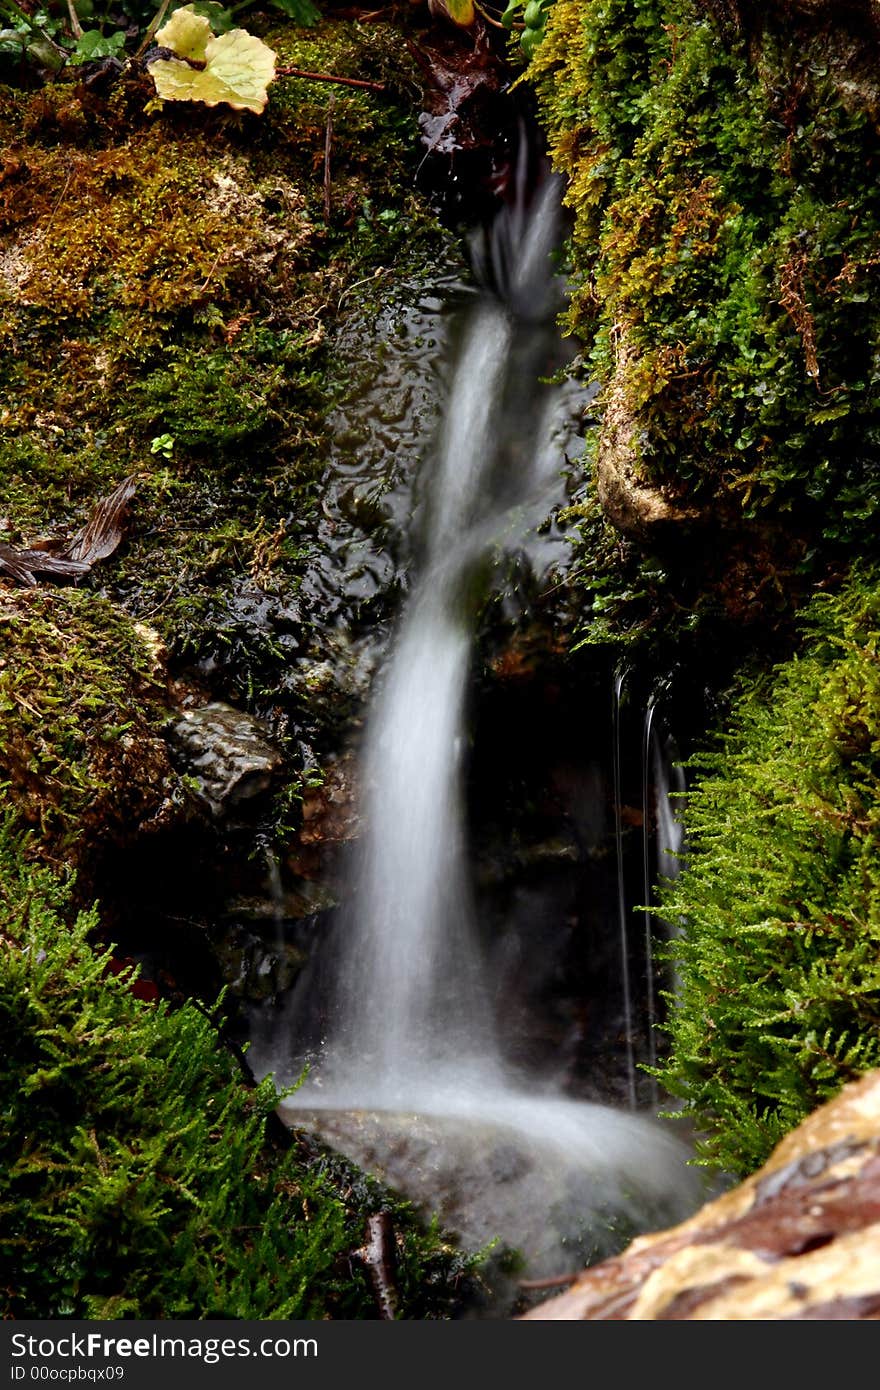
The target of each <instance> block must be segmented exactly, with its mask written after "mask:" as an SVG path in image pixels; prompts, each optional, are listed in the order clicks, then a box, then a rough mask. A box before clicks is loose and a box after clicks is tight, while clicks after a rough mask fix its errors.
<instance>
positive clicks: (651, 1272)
mask: <svg viewBox="0 0 880 1390" xmlns="http://www.w3.org/2000/svg"><path fill="white" fill-rule="evenodd" d="M525 1316H526V1317H527V1318H532V1319H534V1318H547V1319H577V1318H584V1319H591V1320H622V1319H633V1320H635V1319H639V1320H642V1319H646V1320H647V1319H655V1320H666V1321H669V1320H684V1319H688V1320H696V1319H701V1320H714V1321H718V1320H724V1321H742V1320H748V1321H756V1320H762V1321H775V1320H778V1321H791V1320H799V1319H802V1320H819V1319H821V1320H825V1321H828V1320H835V1321H837V1320H841V1319H861V1318H870V1319H876V1318H878V1317H880V1071H873V1072H870V1073H868V1075H867V1076H865V1077H863V1078H862V1079H861V1080H860V1081H857V1082H853V1083H852V1084H851V1085H849V1086H847V1087H845V1088H844V1090H843V1091H842V1092H841V1094H840V1095H839V1096H838V1097H837V1098H836V1099H835V1100H833V1101H830V1102H829V1103H828V1104H827V1105H824V1106H822V1107H821V1108H820V1109H819V1110H817V1111H816V1112H815V1113H814V1114H813V1115H811V1116H810V1117H809V1118H808V1119H807V1120H805V1121H804V1123H803V1124H802V1125H800V1126H799V1127H798V1128H797V1129H796V1130H794V1131H793V1133H792V1134H790V1135H788V1136H787V1137H786V1138H785V1139H784V1140H783V1141H782V1143H781V1144H779V1145H778V1146H777V1148H776V1149H775V1150H774V1152H773V1154H772V1155H771V1157H770V1159H769V1160H768V1162H767V1163H766V1164H765V1165H764V1167H763V1168H761V1169H760V1170H759V1171H758V1172H757V1173H755V1174H754V1175H753V1176H752V1177H751V1178H749V1179H747V1181H745V1182H744V1183H741V1184H740V1185H739V1186H738V1187H736V1188H734V1189H733V1190H731V1191H730V1192H727V1193H725V1194H724V1196H722V1197H720V1198H718V1199H717V1200H716V1201H713V1202H710V1203H709V1204H708V1205H707V1206H705V1207H704V1208H703V1209H702V1210H701V1211H699V1212H698V1213H697V1215H696V1216H694V1217H692V1218H691V1219H690V1220H688V1221H685V1222H684V1223H683V1224H682V1225H680V1226H676V1227H673V1228H672V1229H671V1230H668V1231H662V1232H660V1233H659V1234H656V1235H648V1236H642V1237H641V1238H640V1239H638V1240H635V1241H633V1243H632V1244H631V1245H630V1246H629V1247H628V1248H627V1249H626V1250H625V1251H624V1252H623V1254H621V1255H619V1256H617V1257H616V1258H614V1259H611V1260H607V1261H605V1262H604V1263H603V1264H600V1265H596V1266H595V1267H594V1268H592V1269H590V1270H588V1271H587V1272H586V1273H585V1274H582V1275H581V1276H580V1277H579V1278H578V1279H577V1280H576V1281H575V1282H574V1283H573V1284H572V1286H571V1288H570V1289H569V1290H568V1291H567V1292H566V1293H564V1294H560V1295H558V1296H557V1297H555V1298H552V1299H550V1300H549V1301H548V1302H545V1303H543V1304H541V1305H540V1306H539V1307H537V1308H534V1309H532V1310H531V1311H530V1312H529V1313H527V1314H525Z"/></svg>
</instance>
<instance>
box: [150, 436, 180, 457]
mask: <svg viewBox="0 0 880 1390" xmlns="http://www.w3.org/2000/svg"><path fill="white" fill-rule="evenodd" d="M150 453H151V454H161V456H162V458H164V459H170V458H171V455H172V454H173V453H174V435H173V434H157V435H156V437H155V438H154V439H151V440H150Z"/></svg>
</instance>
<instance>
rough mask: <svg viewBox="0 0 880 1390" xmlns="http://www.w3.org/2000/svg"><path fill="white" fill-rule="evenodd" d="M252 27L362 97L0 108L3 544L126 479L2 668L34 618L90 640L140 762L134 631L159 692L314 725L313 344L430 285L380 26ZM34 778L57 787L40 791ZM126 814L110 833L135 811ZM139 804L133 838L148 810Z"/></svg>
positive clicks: (39, 815)
mask: <svg viewBox="0 0 880 1390" xmlns="http://www.w3.org/2000/svg"><path fill="white" fill-rule="evenodd" d="M250 27H252V28H254V29H256V30H259V32H260V33H261V34H262V36H263V37H264V38H265V40H266V41H267V42H268V43H270V44H271V46H272V47H273V48H274V50H275V51H276V53H277V58H278V65H279V67H280V68H282V69H296V70H298V71H299V70H302V71H306V72H309V71H311V72H318V73H324V74H328V75H330V76H338V77H341V78H347V77H354V78H356V79H357V80H358V81H359V82H365V83H367V84H370V83H372V84H373V85H372V86H369V85H365V86H360V87H352V86H345V85H338V84H337V85H334V84H332V83H328V82H323V81H313V80H309V79H307V78H303V77H298V76H293V75H289V74H285V75H280V76H279V77H278V78H277V80H276V82H275V83H274V84H273V85H272V88H271V93H270V102H269V106H268V108H267V111H266V112H265V114H264V115H263V116H261V117H257V116H255V115H252V114H250V113H238V112H231V111H229V110H224V109H222V108H210V109H208V108H205V107H204V106H200V105H198V104H195V103H193V104H188V103H170V104H166V105H165V106H164V107H162V104H161V103H159V102H157V100H156V97H155V91H154V88H153V84H152V81H151V79H150V77H149V74H148V71H146V70H144V69H143V68H142V67H141V66H139V65H138V64H137V63H130V64H129V65H128V66H127V67H126V68H125V70H124V71H123V73H122V75H121V76H119V77H117V78H116V79H115V80H113V81H111V80H110V79H109V78H106V74H105V75H104V77H102V79H101V81H99V82H94V81H89V80H86V78H84V77H82V76H79V77H78V71H79V70H77V69H68V70H67V71H66V72H65V73H64V74H63V75H62V77H61V78H60V79H59V80H57V81H54V82H49V83H48V84H46V85H45V86H43V87H42V88H40V89H39V90H32V91H21V90H13V89H10V88H2V89H0V347H2V361H3V366H2V368H0V401H2V406H0V423H2V439H0V539H2V540H5V541H6V542H8V543H12V544H14V545H15V544H23V543H26V544H27V543H31V542H33V541H35V540H39V538H41V537H46V536H52V537H58V536H65V535H69V534H70V533H71V531H72V530H73V529H74V528H75V527H77V526H79V525H81V524H82V522H83V521H84V520H85V518H86V516H87V514H88V512H89V509H90V508H91V507H92V506H93V504H94V503H95V502H96V501H97V500H98V499H99V498H100V497H101V496H103V495H106V494H107V493H108V492H109V491H110V490H111V489H112V488H113V487H115V486H116V485H117V484H118V483H119V482H120V481H121V480H122V479H123V478H125V477H129V476H131V475H135V476H136V479H137V495H136V499H135V502H134V504H133V507H132V513H131V525H130V527H129V530H128V534H127V537H126V543H125V545H124V546H123V547H122V549H120V550H119V551H118V552H117V553H116V554H115V555H114V556H113V558H112V560H110V561H109V562H104V563H103V565H102V566H101V568H100V569H96V570H95V571H94V574H93V575H91V576H89V577H88V578H87V579H86V580H84V581H82V584H81V588H82V591H83V592H82V593H81V594H78V595H72V596H71V595H67V596H61V595H60V594H58V593H55V594H53V595H52V596H51V597H50V596H43V597H35V598H34V599H33V600H32V601H30V600H27V599H26V598H24V597H22V596H21V595H20V594H15V593H12V592H10V593H9V594H8V596H7V597H8V604H9V605H11V606H12V608H13V609H14V611H15V613H16V615H17V616H16V620H15V623H14V624H9V623H7V625H6V628H5V633H6V638H7V642H10V641H12V639H13V636H14V638H15V642H16V644H18V645H16V647H15V648H14V649H13V648H9V658H10V663H11V665H10V666H8V667H7V669H11V667H14V666H15V664H16V662H18V661H19V660H20V661H21V662H22V674H20V675H19V676H18V677H17V679H18V680H21V679H23V678H24V675H23V673H24V671H25V670H31V671H32V670H33V669H34V662H35V661H36V662H38V660H39V658H38V652H39V648H40V644H41V642H42V641H43V640H44V639H46V640H49V639H48V634H47V632H44V631H43V629H42V628H41V627H40V623H41V622H43V618H44V617H45V616H46V615H48V614H49V612H50V610H51V611H52V613H53V614H54V615H55V618H54V619H52V621H54V622H55V626H56V629H57V630H58V631H60V627H59V620H60V615H61V614H62V612H63V613H64V614H65V615H66V617H67V618H68V619H69V624H63V626H65V630H66V632H67V633H68V639H67V643H68V646H69V647H70V646H71V645H74V646H75V645H76V643H77V642H79V640H80V636H81V637H82V644H81V646H82V652H81V659H80V660H79V663H78V666H77V671H78V675H77V677H76V682H77V689H78V691H79V694H78V697H77V700H78V708H82V707H84V706H88V705H89V704H90V703H91V704H93V705H94V707H95V708H101V709H104V707H105V706H106V710H105V713H106V715H107V722H108V727H112V726H113V725H114V724H120V723H125V722H130V720H131V719H132V718H134V719H135V721H137V720H138V719H141V718H142V717H143V718H144V719H146V720H147V721H148V722H149V723H150V725H151V735H150V737H151V739H153V740H154V739H155V735H156V733H157V730H158V721H159V719H160V711H159V706H160V705H161V704H162V698H163V696H162V692H160V691H158V690H157V689H155V688H150V689H149V690H147V687H145V686H143V685H142V684H141V685H139V684H138V680H139V677H138V674H137V673H138V670H139V667H138V660H139V658H138V656H137V653H136V651H135V648H136V647H137V638H136V636H131V637H130V639H123V636H122V634H123V631H124V629H125V628H126V625H128V627H129V628H131V631H132V633H134V629H133V628H132V627H131V625H132V623H138V622H146V623H147V624H149V626H150V627H151V628H153V629H154V630H155V632H156V633H157V634H158V636H159V638H160V639H161V641H162V642H163V643H164V644H165V647H166V649H167V653H168V660H169V664H170V668H171V671H172V672H173V673H180V672H181V671H184V670H185V671H187V672H189V673H190V676H192V673H193V672H195V679H196V681H197V683H198V685H199V690H200V698H203V699H204V698H208V697H209V695H210V694H215V695H219V696H221V697H225V698H227V699H231V700H232V701H233V702H235V703H238V704H241V705H245V706H247V707H249V708H251V709H255V708H259V709H260V710H261V712H264V713H266V712H268V713H270V714H271V717H272V719H273V722H274V726H275V728H276V730H277V731H278V732H279V733H280V735H281V736H282V737H283V736H284V735H285V734H287V733H295V731H296V730H295V727H293V726H295V724H296V718H297V717H302V718H306V719H307V718H308V715H307V713H306V712H304V708H303V707H304V706H307V705H308V692H307V691H305V692H304V697H303V698H302V699H299V700H297V698H296V696H295V695H294V696H293V697H292V698H289V699H287V700H280V701H279V699H278V691H279V685H280V683H281V680H282V677H283V676H284V675H285V674H286V672H287V670H288V668H289V666H290V662H291V659H292V656H293V655H294V654H297V655H298V656H303V655H304V654H305V653H306V652H307V651H308V650H309V647H310V644H311V643H312V642H313V641H317V643H318V647H319V652H318V655H319V656H320V655H322V653H321V651H320V641H321V637H320V634H319V635H318V637H317V638H316V636H315V632H316V624H315V619H316V616H317V618H318V620H320V617H321V616H322V615H321V614H318V615H315V614H313V613H312V612H311V611H310V610H309V607H308V605H307V604H302V603H299V602H298V599H297V593H298V590H299V586H300V584H301V582H302V578H303V574H304V572H305V570H306V568H307V566H308V564H309V562H310V559H311V558H312V556H313V555H314V553H315V550H316V546H317V544H318V542H317V541H316V537H315V518H316V517H317V515H318V514H319V505H320V500H321V477H322V472H323V468H324V464H325V455H326V446H325V442H324V437H323V433H324V429H325V421H326V417H327V413H328V410H329V408H330V405H331V403H332V401H333V399H334V397H335V395H336V393H338V392H339V391H340V390H343V389H344V387H345V379H344V377H343V376H342V375H341V374H340V369H339V365H338V364H337V363H335V362H334V358H333V354H332V349H331V346H330V344H331V339H332V337H333V334H334V332H335V329H336V327H337V325H338V323H339V321H340V306H341V305H342V304H343V302H345V311H346V312H348V311H350V310H351V308H352V307H353V306H354V304H355V303H356V295H352V293H351V290H352V287H353V286H355V285H356V283H357V282H359V281H370V280H371V279H372V276H373V275H374V274H375V273H376V272H384V271H385V270H386V269H387V268H388V267H390V266H392V265H393V266H394V268H395V271H397V272H403V271H404V270H405V269H406V267H407V266H410V265H414V264H417V263H424V261H425V259H426V258H427V257H428V256H429V255H431V254H432V253H434V252H435V251H436V249H437V247H438V246H439V245H441V244H442V241H443V234H442V233H441V232H440V230H439V228H438V225H437V222H436V220H435V218H434V215H433V214H432V212H431V211H430V209H429V207H428V204H427V202H426V200H425V199H424V198H423V197H422V196H421V195H420V194H419V193H418V192H416V191H415V189H414V186H413V173H414V168H415V161H416V159H417V144H416V134H417V127H416V112H415V111H414V109H413V94H414V92H415V91H416V90H417V89H416V88H415V86H414V82H413V76H414V72H415V67H414V63H413V59H412V58H411V56H410V54H409V52H408V50H407V48H406V45H405V43H404V40H403V38H402V35H401V32H400V30H399V28H397V27H395V26H392V25H391V24H388V23H385V22H381V21H379V22H371V23H369V24H363V25H362V24H358V23H356V22H352V21H351V20H340V19H336V18H329V19H326V20H324V21H322V22H321V23H320V24H319V25H317V26H316V27H315V28H312V29H307V30H306V29H297V28H296V26H294V25H291V24H283V23H278V22H276V23H275V24H272V23H270V22H269V21H267V20H266V19H265V17H260V16H254V17H252V19H251V21H250ZM105 78H106V80H105ZM0 582H2V581H0ZM99 594H100V595H101V597H100V599H99V598H98V595H99ZM4 601H6V600H4ZM30 617H33V618H34V619H35V623H34V625H33V630H32V631H28V629H29V626H30ZM26 618H27V621H26ZM46 621H47V622H49V619H48V618H46ZM50 625H51V623H50ZM125 640H128V642H129V647H130V650H123V647H124V646H125ZM120 643H121V644H122V645H120ZM21 644H23V645H21ZM114 644H115V646H116V647H117V649H118V654H117V657H116V659H115V669H116V673H117V677H118V681H119V684H120V686H124V685H126V682H128V686H129V688H128V691H127V696H128V705H130V706H132V708H127V707H126V710H124V711H123V710H122V708H121V705H125V703H126V702H125V700H123V699H122V697H121V696H120V698H119V699H117V701H116V703H117V704H120V700H121V705H120V709H118V710H115V712H114V711H112V710H111V709H110V704H112V703H113V702H112V701H110V702H109V703H108V700H107V698H106V697H105V692H104V691H103V689H102V687H101V680H102V677H101V674H100V672H101V670H103V669H104V668H103V667H101V664H100V663H101V653H102V652H103V651H104V650H107V651H108V652H109V650H110V648H111V647H113V646H114ZM132 644H133V645H132ZM89 647H91V648H92V650H93V653H94V655H95V658H96V660H95V670H94V672H93V673H91V672H90V669H89V662H88V660H87V659H86V655H85V654H86V649H87V648H89ZM29 651H30V653H32V655H33V658H34V661H31V662H30V665H28V661H27V656H28V652H29ZM60 655H61V652H60V647H59V642H58V641H57V640H55V641H54V642H53V641H52V640H49V645H48V646H47V647H46V649H45V655H44V660H45V662H46V664H47V667H51V669H52V674H50V676H49V679H48V683H47V693H46V699H45V701H44V703H43V705H42V707H41V710H40V718H39V730H40V731H39V741H40V746H41V749H42V752H41V754H40V760H41V761H40V767H39V768H38V767H37V766H36V765H35V764H34V766H33V767H31V772H30V781H29V783H28V796H29V797H30V798H31V800H30V803H29V806H28V810H27V817H28V819H29V820H30V821H32V822H35V823H36V822H39V823H41V824H42V826H43V829H44V831H45V832H46V835H47V836H50V834H55V833H56V831H59V829H60V827H61V825H62V823H63V826H64V838H65V842H66V845H67V848H68V849H69V850H71V852H72V851H73V841H74V839H75V837H76V836H77V835H78V834H82V833H83V831H85V830H87V828H88V827H87V823H86V820H85V819H83V816H82V812H83V809H84V806H85V800H87V798H85V799H84V798H83V797H80V798H79V800H77V798H76V797H73V799H72V800H71V798H70V795H68V793H71V795H72V792H71V788H70V787H69V786H68V787H66V788H65V790H64V791H63V792H62V788H61V782H66V783H71V781H72V780H75V778H76V776H77V775H78V773H77V772H76V771H75V770H74V769H75V767H76V766H77V765H78V762H77V760H78V759H79V760H80V761H81V759H80V754H79V752H78V751H77V749H79V745H77V748H76V749H75V750H74V761H73V763H70V764H68V761H67V759H68V753H69V752H70V750H69V749H68V731H67V728H66V726H65V724H64V722H63V720H61V721H58V720H55V719H53V717H52V709H54V708H57V706H53V707H52V709H50V702H49V696H48V690H49V689H51V686H52V682H53V681H54V679H55V674H54V672H55V670H56V666H55V663H56V661H57V660H58V659H59V658H60ZM68 655H70V653H69V652H68ZM316 659H317V658H316ZM113 664H114V661H113V660H111V662H110V665H111V666H112V665H113ZM57 669H58V671H59V679H61V678H62V677H61V674H60V672H61V670H62V669H63V667H58V668H57ZM126 673H128V674H126ZM129 676H130V679H129ZM29 679H30V678H29ZM92 679H94V682H95V690H94V691H93V692H92V693H91V694H90V692H89V689H88V684H89V682H90V681H91V680H92ZM141 696H144V699H145V702H144V703H143V706H142V710H141V712H140V713H138V712H137V711H136V710H135V709H134V706H135V705H136V704H137V702H138V700H139V699H140V698H141ZM114 709H115V707H114ZM291 720H292V721H293V725H292V724H291ZM35 722H36V716H31V715H29V714H28V712H27V711H26V710H25V709H24V707H23V706H22V705H21V704H20V702H19V703H17V702H15V701H13V703H12V704H11V705H10V706H9V707H8V709H7V737H6V745H7V768H6V771H7V774H8V775H10V776H12V775H13V769H14V776H15V779H16V794H17V792H18V790H19V788H20V787H22V786H23V785H24V783H23V774H22V769H23V768H25V767H27V766H29V765H30V763H32V762H33V751H32V750H33V744H34V730H33V729H32V728H31V725H32V724H34V723H35ZM25 726H27V727H25ZM88 738H89V732H88V730H85V731H84V733H83V739H84V740H86V741H88ZM105 742H106V749H107V756H106V757H105V758H104V760H103V763H102V770H101V774H100V779H99V780H101V784H102V786H103V785H106V786H107V787H108V788H109V787H110V786H111V785H112V784H113V783H114V778H115V779H116V781H117V783H118V785H120V786H121V785H122V784H125V786H126V787H130V784H132V785H133V784H137V781H138V778H137V777H134V778H132V769H131V759H130V758H126V757H122V758H120V759H119V761H118V762H117V764H116V765H115V766H116V772H115V774H114V771H113V768H114V763H113V758H112V756H111V754H112V752H113V750H114V748H115V749H116V751H119V749H120V747H121V745H119V741H118V740H117V743H116V744H114V743H113V740H112V739H107V740H106V741H105ZM155 746H156V745H155V742H153V743H151V742H150V741H149V740H147V741H146V742H142V748H143V751H144V755H145V766H144V774H143V781H144V783H145V785H146V784H147V783H149V782H150V781H151V780H152V781H153V782H154V783H155V784H156V785H158V783H157V782H156V778H155V777H152V776H151V773H154V772H155V770H156V769H155V768H149V767H148V766H147V765H148V764H149V762H150V759H149V757H147V752H148V749H149V748H150V747H155ZM286 746H287V747H288V748H289V749H292V748H294V747H295V744H294V742H293V740H291V741H290V742H289V743H288V744H287V745H286ZM157 756H159V753H158V749H157ZM297 756H298V754H296V753H294V754H292V758H294V759H295V757H297ZM29 760H30V763H29ZM87 761H88V760H87V759H86V762H87ZM50 763H51V764H52V767H53V768H54V769H55V772H56V773H57V777H55V778H54V780H53V778H49V779H47V780H44V783H43V786H42V789H40V788H39V785H38V784H39V776H38V775H37V774H38V773H39V772H40V770H41V769H42V770H43V771H45V770H47V769H48V767H49V764H50ZM288 770H289V771H290V772H291V775H293V773H295V771H296V765H295V761H294V762H292V764H291V767H290V768H289V769H288ZM89 775H91V774H89ZM59 777H60V779H61V782H59V780H58V778H59ZM158 780H159V782H161V780H162V779H161V778H159V779H158ZM56 793H57V795H56ZM40 798H42V802H41V805H39V806H38V805H37V801H38V800H39V799H40ZM112 799H113V797H112V795H110V796H108V798H106V801H107V805H108V806H109V804H110V802H111V801H112ZM148 799H149V798H148ZM98 800H99V798H96V797H92V801H93V802H94V809H95V812H96V815H98V813H99V806H98ZM102 804H103V803H102ZM119 804H120V814H119V816H116V817H111V819H110V821H109V822H108V824H107V827H106V830H105V834H107V835H108V836H111V837H112V836H113V835H114V834H115V833H116V830H117V828H121V825H122V821H123V820H124V819H125V817H126V815H127V810H126V808H128V810H132V809H133V808H132V807H131V806H129V802H128V800H127V799H126V797H124V796H123V797H120V798H119ZM142 809H143V816H140V813H139V815H138V816H135V817H134V820H135V821H137V820H138V818H140V819H143V818H144V816H147V815H148V814H151V813H150V812H149V811H148V809H147V807H146V806H145V807H144V808H142ZM96 823H97V822H96ZM132 828H133V826H132V825H131V824H130V826H129V830H131V829H132ZM47 843H48V840H47Z"/></svg>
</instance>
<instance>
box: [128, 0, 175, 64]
mask: <svg viewBox="0 0 880 1390" xmlns="http://www.w3.org/2000/svg"><path fill="white" fill-rule="evenodd" d="M170 4H171V0H162V3H161V5H160V6H159V8H158V10H157V11H156V13H155V14H154V15H153V18H152V19H151V20H150V23H149V27H148V28H147V32H146V33H145V34H144V37H143V38H142V39H141V42H140V46H139V47H138V50H137V52H136V53H135V55H134V56H135V57H136V58H139V57H140V56H141V54H142V53H143V51H144V49H145V48H146V47H147V45H148V44H150V43H152V41H153V35H154V34H155V32H156V30H157V29H158V28H159V25H160V24H161V23H162V20H163V19H164V18H165V14H166V12H167V10H168V6H169V5H170Z"/></svg>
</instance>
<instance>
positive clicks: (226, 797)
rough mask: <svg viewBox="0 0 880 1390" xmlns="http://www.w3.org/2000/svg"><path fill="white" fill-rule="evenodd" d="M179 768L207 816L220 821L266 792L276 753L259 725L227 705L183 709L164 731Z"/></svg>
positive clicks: (276, 765) (277, 761) (274, 770)
mask: <svg viewBox="0 0 880 1390" xmlns="http://www.w3.org/2000/svg"><path fill="white" fill-rule="evenodd" d="M169 741H170V744H171V747H172V749H173V750H174V752H175V754H176V756H177V760H178V765H179V769H180V771H181V772H183V773H184V774H185V775H187V776H189V777H190V778H192V781H193V786H194V790H195V792H196V794H197V796H198V797H199V799H200V800H201V801H202V802H204V804H205V805H206V806H207V807H208V809H209V810H210V812H211V814H212V815H213V816H215V817H217V818H221V817H223V816H225V815H227V814H229V813H230V812H233V811H235V810H236V809H237V808H239V807H240V806H241V805H242V803H244V802H250V801H253V800H254V799H255V798H256V797H259V796H261V795H262V794H263V793H265V792H267V791H268V790H269V789H270V787H271V786H272V783H273V780H274V778H275V776H276V774H277V772H278V771H279V769H280V767H281V754H280V752H279V751H278V749H277V748H275V747H274V746H273V744H271V743H270V742H269V739H268V736H267V732H266V730H265V728H264V726H263V725H262V724H261V723H260V722H259V720H256V719H254V718H252V716H251V715H249V714H245V713H244V712H243V711H242V710H237V709H233V707H232V706H231V705H225V704H220V703H215V704H209V705H204V706H203V707H202V708H201V709H194V710H185V711H184V713H183V714H182V715H181V717H180V719H178V720H177V722H176V723H175V724H173V725H172V727H171V729H170V731H169Z"/></svg>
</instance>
